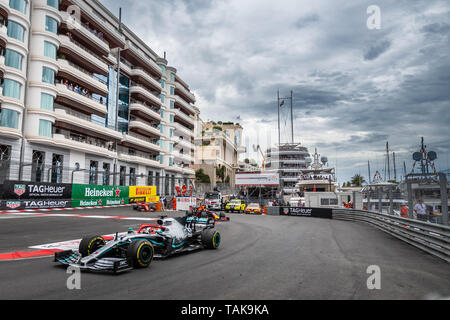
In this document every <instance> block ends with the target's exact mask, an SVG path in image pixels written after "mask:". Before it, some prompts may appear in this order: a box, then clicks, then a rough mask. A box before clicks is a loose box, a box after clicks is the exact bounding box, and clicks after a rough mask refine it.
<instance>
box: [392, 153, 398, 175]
mask: <svg viewBox="0 0 450 320" xmlns="http://www.w3.org/2000/svg"><path fill="white" fill-rule="evenodd" d="M392 157H393V161H394V180H395V181H396V182H397V166H396V164H395V152H393V153H392Z"/></svg>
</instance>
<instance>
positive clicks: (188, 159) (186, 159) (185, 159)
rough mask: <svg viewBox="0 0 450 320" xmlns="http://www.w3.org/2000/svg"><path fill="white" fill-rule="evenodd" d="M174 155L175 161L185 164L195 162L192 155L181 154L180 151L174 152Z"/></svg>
mask: <svg viewBox="0 0 450 320" xmlns="http://www.w3.org/2000/svg"><path fill="white" fill-rule="evenodd" d="M172 155H173V156H174V157H175V159H178V160H182V161H183V162H187V163H191V162H193V161H194V158H193V157H192V156H191V155H190V154H184V153H180V152H178V151H174V152H172Z"/></svg>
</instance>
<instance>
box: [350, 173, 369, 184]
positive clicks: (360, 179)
mask: <svg viewBox="0 0 450 320" xmlns="http://www.w3.org/2000/svg"><path fill="white" fill-rule="evenodd" d="M351 182H352V185H353V186H355V187H361V186H362V185H363V183H366V180H364V177H363V176H362V175H360V174H355V175H354V176H353V177H352V180H351Z"/></svg>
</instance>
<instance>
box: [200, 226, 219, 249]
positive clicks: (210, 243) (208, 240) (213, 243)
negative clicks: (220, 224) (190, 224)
mask: <svg viewBox="0 0 450 320" xmlns="http://www.w3.org/2000/svg"><path fill="white" fill-rule="evenodd" d="M220 240H221V237H220V233H219V231H217V230H216V229H212V228H209V229H205V230H203V232H202V243H203V245H204V246H205V248H207V249H217V248H218V247H219V246H220Z"/></svg>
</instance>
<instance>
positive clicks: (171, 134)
mask: <svg viewBox="0 0 450 320" xmlns="http://www.w3.org/2000/svg"><path fill="white" fill-rule="evenodd" d="M169 133H170V134H169V137H170V138H173V129H172V128H170V131H169Z"/></svg>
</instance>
